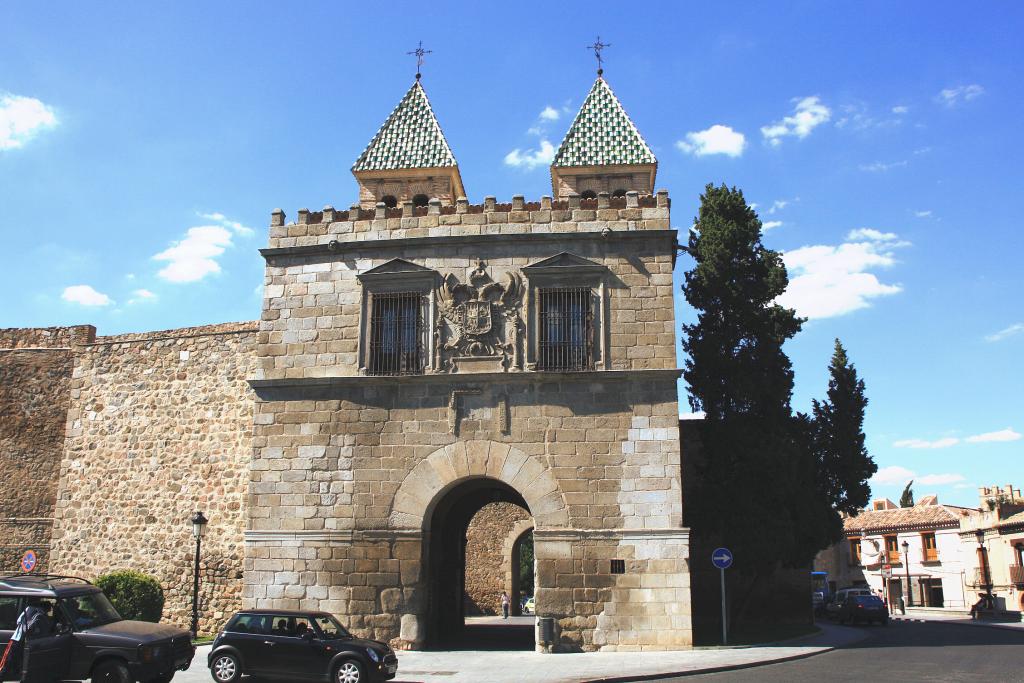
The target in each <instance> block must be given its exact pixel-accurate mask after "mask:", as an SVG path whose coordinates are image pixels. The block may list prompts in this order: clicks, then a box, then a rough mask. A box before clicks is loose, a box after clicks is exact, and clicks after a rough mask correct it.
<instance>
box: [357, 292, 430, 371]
mask: <svg viewBox="0 0 1024 683" xmlns="http://www.w3.org/2000/svg"><path fill="white" fill-rule="evenodd" d="M423 306H424V304H423V295H422V294H421V293H420V292H381V293H374V294H373V312H372V314H371V316H370V357H369V363H368V364H367V370H368V372H369V374H371V375H416V374H419V373H421V372H423V367H424V357H425V353H424V349H425V347H426V344H425V343H424V342H425V335H424V325H423Z"/></svg>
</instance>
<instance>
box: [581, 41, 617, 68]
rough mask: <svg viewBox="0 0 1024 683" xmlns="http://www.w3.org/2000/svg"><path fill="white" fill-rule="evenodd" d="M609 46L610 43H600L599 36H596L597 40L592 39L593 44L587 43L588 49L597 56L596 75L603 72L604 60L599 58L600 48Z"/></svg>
mask: <svg viewBox="0 0 1024 683" xmlns="http://www.w3.org/2000/svg"><path fill="white" fill-rule="evenodd" d="M611 46H612V44H611V43H602V42H601V36H598V37H597V40H595V41H594V44H593V45H587V49H588V50H593V51H594V56H595V57H597V75H598V76H600V75H601V74H603V73H604V62H603V60H602V59H601V50H603V49H605V48H606V47H611Z"/></svg>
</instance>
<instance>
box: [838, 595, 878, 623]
mask: <svg viewBox="0 0 1024 683" xmlns="http://www.w3.org/2000/svg"><path fill="white" fill-rule="evenodd" d="M836 616H837V618H838V619H839V623H840V624H845V623H848V622H849V623H853V624H856V623H868V624H870V623H871V622H873V621H877V622H878V623H879V624H881V625H883V626H886V625H888V623H889V610H887V609H886V608H885V603H884V602H882V599H881V598H880V597H878V596H877V595H850V596H847V597H846V598H844V599H843V601H842V602H841V603H840V604H839V611H838V613H837V615H836Z"/></svg>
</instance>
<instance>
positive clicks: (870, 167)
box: [859, 161, 907, 173]
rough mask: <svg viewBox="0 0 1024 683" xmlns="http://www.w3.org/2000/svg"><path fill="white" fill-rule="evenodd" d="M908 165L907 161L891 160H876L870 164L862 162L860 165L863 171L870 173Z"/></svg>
mask: <svg viewBox="0 0 1024 683" xmlns="http://www.w3.org/2000/svg"><path fill="white" fill-rule="evenodd" d="M906 165H907V162H906V161H891V162H888V163H887V162H884V161H876V162H874V163H870V164H861V165H860V166H859V168H860V170H862V171H868V172H870V173H878V172H880V171H888V170H891V169H894V168H902V167H904V166H906Z"/></svg>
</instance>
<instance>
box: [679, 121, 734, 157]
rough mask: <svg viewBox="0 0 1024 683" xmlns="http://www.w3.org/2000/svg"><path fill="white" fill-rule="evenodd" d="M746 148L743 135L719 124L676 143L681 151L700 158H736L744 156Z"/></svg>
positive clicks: (688, 135) (689, 135) (691, 134)
mask: <svg viewBox="0 0 1024 683" xmlns="http://www.w3.org/2000/svg"><path fill="white" fill-rule="evenodd" d="M746 146H747V139H746V138H745V137H744V136H743V133H738V132H736V131H734V130H733V129H732V128H730V127H729V126H723V125H721V124H718V123H716V124H715V125H713V126H711V127H710V128H708V129H707V130H701V131H696V132H692V133H687V134H686V139H685V140H679V141H678V142H676V147H678V148H679V149H680V150H682V151H683V152H686V153H687V154H692V155H694V156H698V157H703V156H709V155H711V154H724V155H726V156H730V157H734V158H735V157H738V156H740V155H742V154H743V148H744V147H746Z"/></svg>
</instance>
